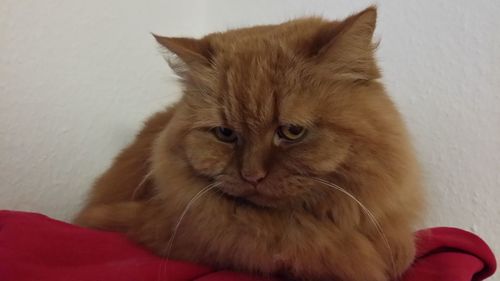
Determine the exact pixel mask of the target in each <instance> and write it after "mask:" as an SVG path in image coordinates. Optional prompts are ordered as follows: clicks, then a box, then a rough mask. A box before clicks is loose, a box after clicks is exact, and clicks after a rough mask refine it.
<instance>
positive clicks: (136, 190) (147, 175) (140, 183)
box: [131, 170, 153, 201]
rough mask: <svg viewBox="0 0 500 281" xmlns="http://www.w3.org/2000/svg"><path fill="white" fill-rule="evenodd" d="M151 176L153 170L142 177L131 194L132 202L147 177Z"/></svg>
mask: <svg viewBox="0 0 500 281" xmlns="http://www.w3.org/2000/svg"><path fill="white" fill-rule="evenodd" d="M151 175H153V170H150V171H149V172H148V173H147V174H146V175H144V177H143V178H142V180H141V182H139V184H138V185H137V186H136V187H135V188H134V192H133V193H132V198H131V200H132V201H133V200H135V197H136V196H137V193H138V192H139V190H141V188H142V187H143V186H144V184H145V183H146V181H147V180H148V179H149V177H151Z"/></svg>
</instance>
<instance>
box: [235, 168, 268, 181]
mask: <svg viewBox="0 0 500 281" xmlns="http://www.w3.org/2000/svg"><path fill="white" fill-rule="evenodd" d="M266 176H267V172H266V171H264V170H257V171H241V177H242V178H243V179H244V180H246V181H247V182H249V183H251V184H257V183H259V182H261V181H262V180H263V179H264V178H265V177H266Z"/></svg>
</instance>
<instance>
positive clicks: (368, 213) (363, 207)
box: [311, 177, 396, 272]
mask: <svg viewBox="0 0 500 281" xmlns="http://www.w3.org/2000/svg"><path fill="white" fill-rule="evenodd" d="M311 179H312V180H315V181H317V182H319V183H321V184H324V185H326V186H329V187H331V188H333V189H335V190H338V191H340V192H342V193H343V194H345V195H347V196H348V197H349V198H351V199H352V200H354V202H356V203H357V204H358V205H359V206H360V207H361V209H362V210H363V212H364V213H365V214H366V215H367V216H368V218H369V219H370V221H371V223H373V225H374V226H375V228H376V229H377V232H378V234H379V235H380V237H381V238H382V239H383V240H384V243H385V246H386V247H387V250H388V251H389V255H390V258H391V263H392V269H393V270H394V272H396V263H395V261H394V255H393V252H392V248H391V245H390V244H389V240H388V239H387V236H386V235H385V233H384V231H383V230H382V227H381V226H380V223H379V222H378V221H377V219H376V218H375V216H374V215H373V213H372V212H371V211H370V210H369V209H368V208H367V207H366V206H365V205H364V204H363V203H361V201H359V200H358V199H357V198H356V197H355V196H354V195H352V194H351V193H349V192H348V191H347V190H345V189H344V188H342V187H340V186H338V185H336V184H334V183H331V182H329V181H326V180H324V179H321V178H316V177H311Z"/></svg>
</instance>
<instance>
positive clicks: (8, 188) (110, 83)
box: [0, 0, 500, 253]
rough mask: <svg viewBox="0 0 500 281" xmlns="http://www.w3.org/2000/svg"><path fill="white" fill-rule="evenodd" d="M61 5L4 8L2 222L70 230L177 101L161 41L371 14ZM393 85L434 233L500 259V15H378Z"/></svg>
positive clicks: (469, 5) (347, 5) (409, 10)
mask: <svg viewBox="0 0 500 281" xmlns="http://www.w3.org/2000/svg"><path fill="white" fill-rule="evenodd" d="M207 2H208V0H207V1H202V0H198V1H158V0H156V1H119V0H112V1H98V0H92V1H60V0H59V1H58V0H45V1H35V0H30V1H28V0H25V1H15V0H3V1H2V5H0V208H4V209H5V208H8V209H20V210H33V211H38V212H43V213H45V214H48V215H50V216H54V217H56V218H60V219H68V218H69V217H70V216H71V215H72V214H73V213H74V212H75V211H76V210H77V209H78V206H79V204H80V202H81V198H82V196H83V194H84V193H85V192H86V191H87V189H88V187H89V186H90V184H91V182H92V180H93V178H94V177H95V176H97V175H98V174H99V173H100V172H102V171H103V170H104V169H105V168H106V167H107V166H108V165H109V163H110V161H111V159H112V157H113V156H114V155H115V154H116V153H117V152H118V151H119V150H120V149H121V148H122V147H123V146H124V145H125V144H127V143H128V142H129V141H130V140H131V138H132V136H133V135H134V134H135V132H136V131H137V130H138V128H139V126H140V124H141V121H142V120H143V119H144V118H145V117H146V116H148V115H149V114H151V113H152V112H154V111H155V110H157V109H159V108H161V107H162V106H164V105H165V104H167V103H169V102H171V101H172V100H173V99H175V98H176V97H177V96H178V87H177V85H176V84H175V83H174V79H173V77H172V74H171V72H170V70H168V69H167V66H166V64H165V63H164V62H163V60H162V58H161V56H160V55H159V53H158V51H157V47H156V45H155V43H154V42H153V40H152V38H151V36H150V34H149V32H150V31H153V32H158V33H161V34H163V35H189V36H198V35H202V34H204V33H206V32H209V31H217V30H223V29H225V28H227V27H238V26H244V25H250V24H257V23H271V22H279V21H282V20H285V19H290V18H293V17H296V16H302V15H311V14H315V15H323V16H325V17H328V18H332V19H333V18H341V17H344V16H346V15H348V14H349V13H351V12H354V11H356V10H359V9H362V8H363V7H365V6H367V5H368V4H370V3H372V2H371V1H357V2H356V4H353V3H352V1H331V0H329V1H326V0H325V1H307V0H302V1H265V0H259V1H232V0H226V1H222V0H219V1H210V4H207ZM378 4H379V25H378V29H377V34H378V35H379V36H380V38H381V39H382V42H381V45H380V48H379V52H378V56H379V58H380V64H381V66H382V68H383V70H384V80H385V81H386V83H387V86H388V89H389V91H390V93H391V95H392V96H393V97H394V99H395V100H396V102H397V103H398V104H399V106H400V109H401V111H402V112H403V114H404V116H405V118H406V120H407V122H408V125H409V127H410V129H411V131H412V134H413V136H414V139H415V145H416V147H417V149H418V152H419V155H420V160H421V162H422V164H423V167H424V171H425V177H426V182H427V186H428V190H429V192H428V193H429V195H430V196H429V197H430V215H429V219H428V223H427V225H452V226H458V227H462V228H465V229H469V230H473V231H475V232H477V233H479V234H480V235H481V236H482V237H484V238H485V239H486V240H487V241H488V242H489V243H490V244H491V245H492V246H493V248H494V249H496V252H497V253H500V221H499V219H500V207H499V202H498V201H499V198H500V32H499V30H498V29H499V28H500V17H499V16H498V15H500V2H499V1H496V0H490V1H486V0H482V1H467V0H461V1H397V0H392V1H390V0H387V1H382V0H380V1H379V3H378Z"/></svg>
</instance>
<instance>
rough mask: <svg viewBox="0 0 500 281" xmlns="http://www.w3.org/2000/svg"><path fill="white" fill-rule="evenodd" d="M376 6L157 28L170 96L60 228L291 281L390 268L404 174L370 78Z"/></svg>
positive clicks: (405, 202) (405, 147)
mask: <svg viewBox="0 0 500 281" xmlns="http://www.w3.org/2000/svg"><path fill="white" fill-rule="evenodd" d="M375 22H376V10H375V8H373V7H372V8H368V9H366V10H364V11H363V12H361V13H358V14H356V15H353V16H350V17H348V18H347V19H345V20H344V21H326V20H323V19H320V18H305V19H298V20H292V21H289V22H285V23H283V24H279V25H266V26H256V27H251V28H243V29H236V30H230V31H227V32H223V33H214V34H209V35H207V36H205V37H203V38H201V39H191V38H171V37H159V36H156V39H157V41H158V42H159V43H160V44H161V45H162V46H163V47H165V49H166V50H168V51H169V52H170V58H169V63H170V65H171V66H172V68H173V69H174V70H175V71H176V73H177V75H178V76H179V77H180V78H181V82H182V85H183V88H184V95H183V97H182V99H181V100H180V101H179V102H177V103H176V104H175V105H173V106H172V107H170V108H168V109H167V110H165V111H163V112H160V113H157V114H156V115H154V116H153V117H152V118H151V119H149V120H148V121H147V122H146V124H145V127H144V128H143V130H142V131H141V132H140V133H139V134H138V135H137V137H136V139H135V141H134V142H133V143H132V144H131V145H130V146H129V147H127V148H126V149H125V150H124V151H122V152H121V154H120V155H119V156H118V157H117V158H116V160H115V161H114V163H113V165H112V166H111V167H110V168H109V170H108V171H106V172H105V173H104V175H102V176H101V177H100V178H99V179H98V180H97V182H96V183H95V186H94V187H93V189H92V192H91V193H90V197H89V199H88V202H87V204H86V206H85V208H84V209H83V210H82V211H81V213H80V214H79V215H78V216H77V218H76V220H75V222H76V223H78V224H80V225H84V226H88V227H93V228H99V229H105V230H115V231H124V232H127V233H128V234H129V235H130V237H132V238H133V239H134V240H136V241H139V242H140V243H142V244H144V245H145V246H146V247H148V248H150V249H151V250H153V251H154V252H156V253H157V254H160V255H164V256H167V257H168V258H172V259H179V260H188V261H192V262H197V263H202V264H208V265H212V266H215V267H218V268H231V269H234V270H242V271H247V272H253V273H258V274H263V275H276V274H279V275H281V276H283V275H285V276H287V277H292V278H296V279H300V280H344V281H367V280H370V281H382V280H390V279H394V278H397V277H398V276H399V275H400V274H401V273H402V272H403V271H404V270H405V269H406V268H407V267H408V266H409V264H410V263H411V261H412V260H413V257H414V241H413V236H412V232H413V227H414V224H415V223H416V221H417V218H418V217H419V213H420V211H421V205H422V204H421V203H422V195H421V189H420V183H419V175H418V169H417V165H416V161H415V158H414V154H413V151H412V149H411V146H410V144H409V140H408V135H407V132H406V130H405V128H404V124H403V122H402V120H401V118H400V115H399V113H398V112H397V110H396V109H395V107H394V105H393V103H392V102H391V100H390V99H389V98H388V96H387V95H386V93H385V91H384V87H383V86H382V85H381V84H380V82H379V81H378V79H379V78H380V72H379V70H378V68H377V65H376V62H375V59H374V54H373V53H374V44H373V43H372V36H373V31H374V29H375Z"/></svg>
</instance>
